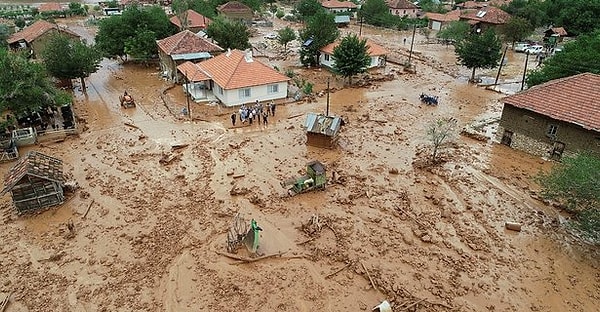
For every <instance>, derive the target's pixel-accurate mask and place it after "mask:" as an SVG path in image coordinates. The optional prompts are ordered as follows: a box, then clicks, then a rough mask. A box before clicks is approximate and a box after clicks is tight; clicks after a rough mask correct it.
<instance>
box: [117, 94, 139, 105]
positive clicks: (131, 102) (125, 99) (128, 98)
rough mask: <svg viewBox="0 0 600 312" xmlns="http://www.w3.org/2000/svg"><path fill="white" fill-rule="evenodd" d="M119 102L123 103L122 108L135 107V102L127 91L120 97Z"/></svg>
mask: <svg viewBox="0 0 600 312" xmlns="http://www.w3.org/2000/svg"><path fill="white" fill-rule="evenodd" d="M119 100H120V101H121V106H122V107H123V108H130V107H135V100H134V99H133V96H131V94H128V93H127V91H125V94H123V95H121V96H119Z"/></svg>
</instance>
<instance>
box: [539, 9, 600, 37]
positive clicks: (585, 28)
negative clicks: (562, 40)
mask: <svg viewBox="0 0 600 312" xmlns="http://www.w3.org/2000/svg"><path fill="white" fill-rule="evenodd" d="M542 5H543V6H544V7H545V11H546V15H547V16H548V24H551V25H554V26H562V27H564V28H565V30H566V31H567V32H568V33H569V34H570V35H574V36H579V35H584V34H589V33H591V32H593V31H594V30H595V29H597V28H598V25H600V0H546V1H544V2H543V3H542Z"/></svg>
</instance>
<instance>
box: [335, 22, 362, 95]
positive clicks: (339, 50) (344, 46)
mask: <svg viewBox="0 0 600 312" xmlns="http://www.w3.org/2000/svg"><path fill="white" fill-rule="evenodd" d="M333 58H334V59H335V63H334V65H333V70H334V71H335V72H336V73H338V74H340V75H342V77H345V78H346V77H347V78H348V83H349V84H350V85H352V76H354V75H356V74H359V73H364V72H365V71H366V70H367V67H368V66H369V64H370V63H371V57H370V56H369V47H368V46H367V40H366V39H359V38H358V37H357V36H356V35H355V34H350V35H348V36H346V37H344V38H343V39H342V41H341V42H340V44H339V45H338V46H337V47H335V48H334V49H333Z"/></svg>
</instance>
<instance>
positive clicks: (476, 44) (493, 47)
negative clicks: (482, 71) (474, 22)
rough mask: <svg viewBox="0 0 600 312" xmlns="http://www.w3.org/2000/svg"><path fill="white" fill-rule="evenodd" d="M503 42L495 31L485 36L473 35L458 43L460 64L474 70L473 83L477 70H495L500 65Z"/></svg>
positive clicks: (490, 31) (488, 32)
mask: <svg viewBox="0 0 600 312" xmlns="http://www.w3.org/2000/svg"><path fill="white" fill-rule="evenodd" d="M501 48H502V42H501V41H500V39H499V38H498V36H496V33H495V32H494V30H493V29H488V30H487V31H485V32H484V33H483V34H471V35H469V36H468V37H467V38H466V39H465V40H462V41H459V42H457V43H456V55H457V57H458V60H459V61H460V63H461V64H462V65H463V66H465V67H467V68H471V69H473V72H472V74H471V79H470V80H471V81H474V80H475V70H476V69H477V68H494V67H496V66H497V65H498V62H499V61H500V58H501V57H502V53H501V51H500V49H501Z"/></svg>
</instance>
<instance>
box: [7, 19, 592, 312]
mask: <svg viewBox="0 0 600 312" xmlns="http://www.w3.org/2000/svg"><path fill="white" fill-rule="evenodd" d="M353 29H354V30H356V29H355V28H353ZM363 31H365V32H366V34H367V35H372V36H373V38H375V39H377V38H380V39H382V40H381V41H382V42H393V40H392V38H393V36H398V34H395V33H394V34H388V33H386V32H381V31H377V30H373V29H370V28H366V29H363ZM375 34H377V36H379V37H376V36H375ZM402 35H406V34H402ZM386 36H387V37H386ZM385 38H388V39H387V40H383V39H385ZM255 40H259V39H255ZM389 47H390V48H393V49H394V50H395V51H400V52H401V51H402V49H403V47H401V46H399V45H394V44H393V43H392V44H390V45H389ZM416 50H417V51H418V52H420V53H421V55H423V56H424V57H423V58H422V59H423V61H421V60H417V61H416V62H417V63H416V64H417V73H416V74H406V73H403V72H402V70H401V69H400V68H399V67H397V66H395V65H389V66H388V67H387V68H386V70H385V71H386V73H392V74H393V77H394V79H393V80H391V81H379V82H372V83H371V84H370V85H367V86H365V87H361V88H345V89H342V90H340V89H339V88H341V85H343V84H342V83H341V82H339V81H337V82H336V83H338V84H339V85H336V88H337V90H336V92H334V93H332V94H331V99H330V102H331V112H332V113H334V114H339V115H344V116H346V117H347V119H348V120H349V123H348V124H347V125H346V126H345V127H344V128H343V130H342V134H341V139H340V144H339V147H338V148H337V149H335V150H324V149H319V148H313V147H309V146H306V145H305V134H304V131H303V130H302V128H301V124H302V122H303V117H302V116H301V115H299V114H303V113H306V112H313V111H324V109H325V103H326V100H325V96H321V97H317V100H316V101H313V102H310V103H308V102H301V103H286V104H284V103H280V104H281V105H279V106H278V109H277V112H276V116H275V117H274V118H271V120H270V121H269V125H268V126H263V125H260V126H259V125H256V124H255V125H253V126H247V127H237V128H231V127H230V123H229V114H230V112H231V110H230V109H225V108H219V107H215V106H209V105H206V104H196V103H194V104H192V113H193V116H194V120H193V121H189V120H187V119H186V118H184V117H183V116H180V115H179V113H178V112H179V111H180V109H181V108H183V107H184V106H185V105H186V104H185V100H184V97H183V95H182V92H181V87H176V88H173V89H170V90H168V91H166V96H165V98H166V101H167V103H168V104H167V105H165V104H164V102H163V101H162V100H161V94H162V92H163V90H165V89H166V88H167V87H168V86H169V84H167V83H166V82H163V81H162V80H160V79H159V78H158V75H157V70H156V68H154V67H144V66H137V65H131V64H128V65H126V66H123V65H120V64H117V63H116V62H115V61H105V62H104V63H103V64H102V69H101V70H100V71H99V72H98V73H96V74H93V75H92V76H91V77H90V78H89V79H88V84H89V88H88V89H87V92H86V93H82V92H81V90H78V89H77V88H76V90H75V91H74V94H75V99H76V102H75V109H76V111H77V115H78V116H79V118H80V119H81V121H82V125H83V127H84V128H85V131H83V132H82V133H81V135H80V136H79V137H71V138H68V139H67V140H66V141H64V142H58V143H45V144H40V145H38V146H35V147H33V148H32V149H35V150H38V151H40V152H43V153H46V154H49V155H52V156H56V157H59V158H61V159H63V160H64V162H65V172H66V173H67V175H68V178H69V179H70V180H74V181H76V182H77V183H78V184H79V186H80V189H79V190H78V191H77V193H76V194H75V196H73V197H72V198H71V199H69V200H68V201H67V202H66V203H65V204H63V205H62V206H60V207H56V208H52V209H49V210H47V211H45V212H42V213H39V214H35V215H30V216H21V217H17V216H16V215H14V213H13V212H11V211H12V210H11V205H10V203H9V202H10V197H9V196H5V197H3V198H2V209H3V211H5V212H6V213H7V214H9V216H10V219H9V220H7V221H6V222H5V223H4V224H1V225H0V233H1V234H2V235H0V242H1V249H2V258H1V260H0V261H1V262H0V277H1V280H2V283H0V292H1V293H2V295H4V294H7V293H9V292H12V297H11V302H10V305H9V306H8V308H7V310H6V311H8V312H13V311H364V310H371V308H372V307H374V306H375V305H377V304H378V303H379V302H381V301H382V300H388V301H390V302H391V303H392V304H393V307H394V311H403V310H405V311H594V310H596V308H595V307H597V306H598V305H599V304H600V295H599V294H600V273H599V272H600V271H599V270H598V269H599V267H600V266H599V264H598V259H599V258H598V249H597V247H593V246H589V245H585V244H582V243H580V242H578V241H577V240H575V239H573V238H572V236H570V235H569V234H567V233H566V232H565V231H564V229H563V228H562V227H561V226H560V225H559V224H560V222H561V220H563V218H562V217H561V216H560V215H559V214H558V213H557V212H556V211H555V210H554V209H553V208H552V207H549V206H547V205H545V204H544V203H542V202H540V201H538V200H536V199H534V197H535V195H534V196H533V197H532V194H535V192H536V189H537V186H536V185H535V184H534V183H532V182H531V177H532V176H533V175H535V174H537V172H539V170H548V169H549V168H550V167H551V166H552V163H549V162H545V161H543V160H541V159H539V158H535V157H532V156H529V155H527V154H524V153H520V152H518V151H514V150H512V149H509V148H506V147H504V146H500V145H497V144H493V143H490V142H480V141H475V140H472V139H468V138H464V137H459V136H456V137H455V139H454V141H453V143H451V144H449V145H448V147H447V148H446V149H444V151H443V159H444V160H445V162H444V163H443V164H441V165H438V166H425V167H422V166H415V165H413V164H414V163H417V164H420V163H423V160H424V159H426V157H427V142H428V141H427V138H426V136H425V128H426V125H427V124H428V123H429V122H430V121H431V120H434V119H436V118H439V117H455V118H457V119H458V121H459V125H460V126H461V127H462V126H464V125H466V124H467V123H470V122H472V121H473V120H475V119H478V118H479V117H480V116H485V115H486V114H489V113H490V112H498V111H499V110H500V109H501V107H500V106H499V103H498V101H497V100H498V98H500V97H501V95H499V94H496V93H493V92H491V91H486V90H483V89H481V88H478V87H475V86H472V85H468V84H467V83H466V82H465V80H464V79H462V78H461V77H462V76H463V74H462V73H464V72H466V73H467V74H468V71H465V70H464V69H458V68H457V67H456V66H455V65H454V62H455V59H454V58H453V56H452V51H451V50H450V49H449V48H446V47H442V46H437V45H425V44H417V45H416ZM438 56H439V57H438ZM517 57H518V56H517ZM429 58H437V59H438V60H437V61H436V63H435V64H434V63H431V61H430V59H429ZM278 62H279V63H278V64H283V65H285V64H286V62H282V61H278ZM287 64H289V63H287ZM515 66H516V65H515ZM296 71H297V72H298V73H301V74H302V75H303V76H304V77H306V78H307V79H311V80H312V81H314V82H315V84H316V86H317V88H316V91H322V88H323V86H324V83H325V81H326V77H327V76H328V72H327V71H325V70H300V69H296ZM515 71H516V70H515ZM375 76H376V75H374V77H375ZM334 81H335V80H334ZM124 89H127V90H128V91H129V92H130V93H131V94H132V95H133V96H134V97H135V98H136V100H137V103H138V106H137V108H134V109H121V108H120V107H119V105H118V96H119V95H120V94H122V92H123V91H124ZM421 92H428V93H433V94H438V95H440V97H441V104H440V105H439V106H438V107H429V106H423V105H421V104H420V103H419V100H418V95H419V94H420V93H421ZM294 116H297V117H294ZM126 124H128V125H126ZM131 125H134V126H135V127H132V126H131ZM174 145H185V146H186V147H184V148H180V149H173V148H172V146H174ZM161 159H163V160H164V159H170V160H171V161H170V162H169V163H167V164H165V163H164V162H163V163H161ZM313 159H318V160H320V161H322V162H323V163H325V164H326V165H327V169H328V170H329V172H330V173H331V172H333V171H335V172H336V180H335V181H332V183H331V184H330V185H329V186H328V188H327V189H326V190H325V191H321V192H314V193H306V194H301V195H298V196H295V197H291V198H290V197H287V196H286V192H285V189H283V188H282V187H281V186H280V184H279V182H280V181H281V180H284V179H286V178H289V177H293V176H298V175H301V174H303V169H304V166H305V164H306V163H307V162H308V161H311V160H313ZM10 166H11V164H10V163H9V164H2V165H1V166H0V170H1V172H2V173H3V174H4V173H5V172H6V171H7V170H8V169H9V168H10ZM242 175H243V176H242ZM90 205H91V206H90ZM88 207H90V210H89V213H88V215H87V216H86V218H83V215H84V214H85V211H86V210H87V209H88ZM237 212H241V213H243V214H244V215H245V217H246V218H247V219H250V218H254V219H256V220H257V221H258V223H259V225H260V226H261V227H262V228H263V229H264V230H263V231H262V232H261V241H260V248H259V252H260V253H261V254H264V255H270V254H275V253H283V254H282V255H281V257H273V258H268V259H263V260H260V261H256V262H252V263H240V262H239V261H235V260H232V259H229V258H226V257H224V256H222V255H220V254H218V252H225V241H226V231H227V229H228V227H229V224H230V222H231V220H232V218H233V216H234V215H235V213H237ZM313 216H318V219H319V225H320V226H312V227H306V226H303V225H306V224H308V222H309V220H310V219H311V218H312V217H313ZM69 221H72V222H73V223H74V225H75V233H74V236H73V235H70V234H69V233H68V231H67V230H66V223H67V222H69ZM505 221H515V222H520V223H522V224H523V230H522V231H521V232H511V231H507V230H505V229H504V222H505ZM309 233H310V234H309ZM238 256H243V257H248V254H247V252H246V251H245V250H242V249H240V251H239V252H238ZM342 268H343V269H342ZM340 269H342V270H341V271H339V272H338V273H336V274H332V273H334V272H336V271H338V270H340ZM369 279H372V281H373V283H374V284H375V287H376V288H373V287H372V285H371V282H370V281H369ZM2 297H3V296H0V298H2Z"/></svg>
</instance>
